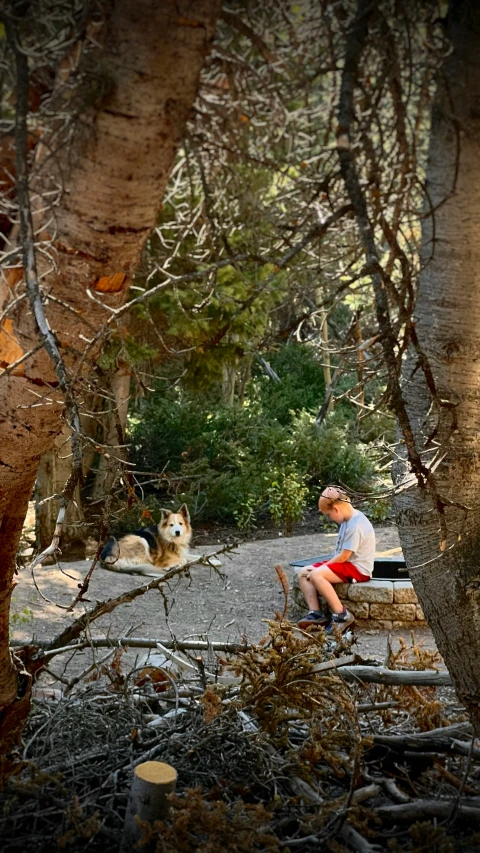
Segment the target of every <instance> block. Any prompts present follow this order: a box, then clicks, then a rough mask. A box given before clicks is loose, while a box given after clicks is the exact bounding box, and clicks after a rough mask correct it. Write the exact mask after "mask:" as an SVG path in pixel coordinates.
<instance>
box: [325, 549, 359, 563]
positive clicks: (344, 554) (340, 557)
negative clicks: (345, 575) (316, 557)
mask: <svg viewBox="0 0 480 853" xmlns="http://www.w3.org/2000/svg"><path fill="white" fill-rule="evenodd" d="M352 554H353V551H348V549H347V548H344V549H343V551H340V553H339V554H335V556H334V557H331V559H330V560H328V562H327V563H324V565H325V566H330V563H348V561H349V560H350V557H351V556H352Z"/></svg>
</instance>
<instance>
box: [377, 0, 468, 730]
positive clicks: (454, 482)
mask: <svg viewBox="0 0 480 853" xmlns="http://www.w3.org/2000/svg"><path fill="white" fill-rule="evenodd" d="M447 35H448V37H449V38H450V40H451V44H452V48H453V52H452V54H451V56H450V57H449V58H448V60H447V62H446V66H445V67H444V69H443V73H442V77H441V79H440V81H439V85H438V90H437V94H436V98H435V102H434V108H433V116H432V128H431V142H430V152H429V164H428V172H427V188H428V196H429V202H430V204H431V206H432V208H433V210H434V213H433V214H432V212H431V208H429V209H428V210H427V211H426V216H425V218H424V226H423V234H422V272H421V275H420V281H419V290H418V297H417V303H416V308H415V312H414V326H413V334H414V335H415V334H416V336H417V338H418V344H419V346H418V347H417V348H416V350H415V351H413V348H412V350H411V351H410V353H409V355H408V359H407V361H406V363H405V367H404V372H403V388H402V391H403V396H404V399H405V401H406V403H407V410H408V414H409V417H410V420H411V424H412V427H413V433H414V437H415V442H416V447H417V450H418V451H419V452H420V453H421V454H422V460H423V462H424V463H427V462H429V461H430V462H432V461H433V460H434V458H435V456H437V457H438V458H440V457H444V460H443V462H442V464H441V465H440V466H439V467H438V468H437V470H436V472H435V475H434V476H435V488H434V489H430V488H425V487H423V488H420V487H418V486H417V487H415V488H411V489H409V490H407V491H405V492H404V493H402V494H401V495H400V497H398V498H397V500H396V514H397V522H398V526H399V532H400V539H401V543H402V547H403V551H404V554H405V557H406V562H407V566H408V568H409V572H410V577H411V578H412V581H413V584H414V587H415V591H416V593H417V595H418V598H419V601H420V604H421V606H422V608H423V611H424V613H425V615H426V617H427V620H428V622H429V625H430V627H431V628H432V631H433V633H434V636H435V640H436V642H437V645H438V648H439V650H440V652H441V654H442V655H443V657H444V659H445V663H446V665H447V667H448V669H449V671H450V673H451V676H452V679H453V682H454V685H455V687H456V689H457V693H458V696H459V698H460V700H461V701H463V702H464V703H465V705H466V707H467V708H468V710H469V712H470V714H471V718H472V721H473V723H474V725H475V728H476V732H477V735H478V734H480V513H479V509H478V507H479V494H480V459H479V451H480V432H479V411H480V112H479V109H478V102H479V98H480V7H479V6H478V4H476V3H475V2H474V0H464V2H459V1H458V0H456V2H453V3H451V7H450V11H449V15H448V32H447ZM477 184H478V186H477ZM422 363H423V367H422ZM424 368H426V369H424ZM404 475H405V466H404V465H402V464H399V465H398V466H396V471H394V477H395V479H396V480H397V482H400V481H401V479H402V477H403V476H404ZM464 507H466V509H464Z"/></svg>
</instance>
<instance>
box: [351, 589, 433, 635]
mask: <svg viewBox="0 0 480 853" xmlns="http://www.w3.org/2000/svg"><path fill="white" fill-rule="evenodd" d="M335 589H336V591H337V593H338V596H339V598H340V601H341V602H342V604H344V605H345V607H347V608H348V609H349V610H350V612H351V613H353V615H354V616H355V621H356V623H357V625H358V627H359V628H362V627H364V628H367V627H368V628H386V629H390V628H401V627H403V628H404V627H411V628H415V627H420V626H422V627H424V626H425V625H426V624H427V623H426V621H425V616H424V613H423V610H422V608H421V607H420V605H419V603H418V599H417V596H416V593H415V590H414V588H413V584H412V582H411V581H391V580H375V579H373V580H371V581H366V583H354V584H348V583H341V584H340V583H339V584H337V585H336V586H335Z"/></svg>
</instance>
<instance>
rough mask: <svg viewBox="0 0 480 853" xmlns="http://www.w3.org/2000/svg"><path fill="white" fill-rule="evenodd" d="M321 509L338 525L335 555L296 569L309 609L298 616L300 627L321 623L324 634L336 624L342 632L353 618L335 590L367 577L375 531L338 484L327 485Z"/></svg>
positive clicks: (362, 580) (330, 630)
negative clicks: (326, 608)
mask: <svg viewBox="0 0 480 853" xmlns="http://www.w3.org/2000/svg"><path fill="white" fill-rule="evenodd" d="M318 508H319V510H320V512H322V513H323V514H324V515H327V516H328V518H329V519H330V520H331V521H334V522H335V523H336V524H339V525H340V529H339V531H338V537H337V543H336V546H335V554H334V556H333V557H330V558H329V559H328V560H323V561H322V562H321V563H313V564H312V565H311V566H305V567H304V568H303V569H301V570H300V571H299V572H298V583H299V586H300V589H301V591H302V593H303V595H304V598H305V601H306V602H307V607H308V608H309V612H308V613H307V615H306V616H305V617H304V618H303V619H300V621H299V623H298V627H299V628H308V627H309V626H310V625H322V626H326V627H325V633H326V634H332V633H333V630H334V628H335V627H338V629H339V630H340V632H341V633H343V631H345V630H346V629H347V628H348V627H349V625H351V624H352V623H353V622H354V621H355V620H354V617H353V615H352V614H351V613H349V611H348V610H347V608H346V607H343V606H342V603H341V601H340V599H339V597H338V595H337V593H336V592H335V589H334V584H336V583H363V582H365V581H368V580H370V578H371V577H372V573H373V563H374V559H375V531H374V529H373V527H372V525H371V523H370V521H369V520H368V518H367V517H366V516H365V515H364V514H363V512H360V510H358V509H355V508H354V507H353V505H352V502H351V500H350V498H349V497H348V495H347V494H345V492H343V491H342V490H341V489H339V488H338V486H327V488H326V489H324V490H323V492H322V494H321V495H320V500H319V502H318ZM319 595H321V596H322V598H324V599H325V601H326V602H327V604H328V605H329V607H330V610H331V616H330V617H328V616H326V615H325V614H324V613H323V612H322V611H321V610H320V605H319Z"/></svg>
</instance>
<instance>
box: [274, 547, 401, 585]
mask: <svg viewBox="0 0 480 853" xmlns="http://www.w3.org/2000/svg"><path fill="white" fill-rule="evenodd" d="M332 557H333V554H321V555H320V556H319V557H310V559H309V560H294V561H293V562H292V563H289V565H290V566H294V567H295V568H302V567H303V566H311V565H312V563H321V562H322V560H331V558H332ZM372 578H373V580H376V581H391V580H400V581H403V580H408V572H407V570H406V566H405V559H404V557H403V556H399V555H394V556H393V557H377V558H376V560H375V562H374V564H373V575H372Z"/></svg>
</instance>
